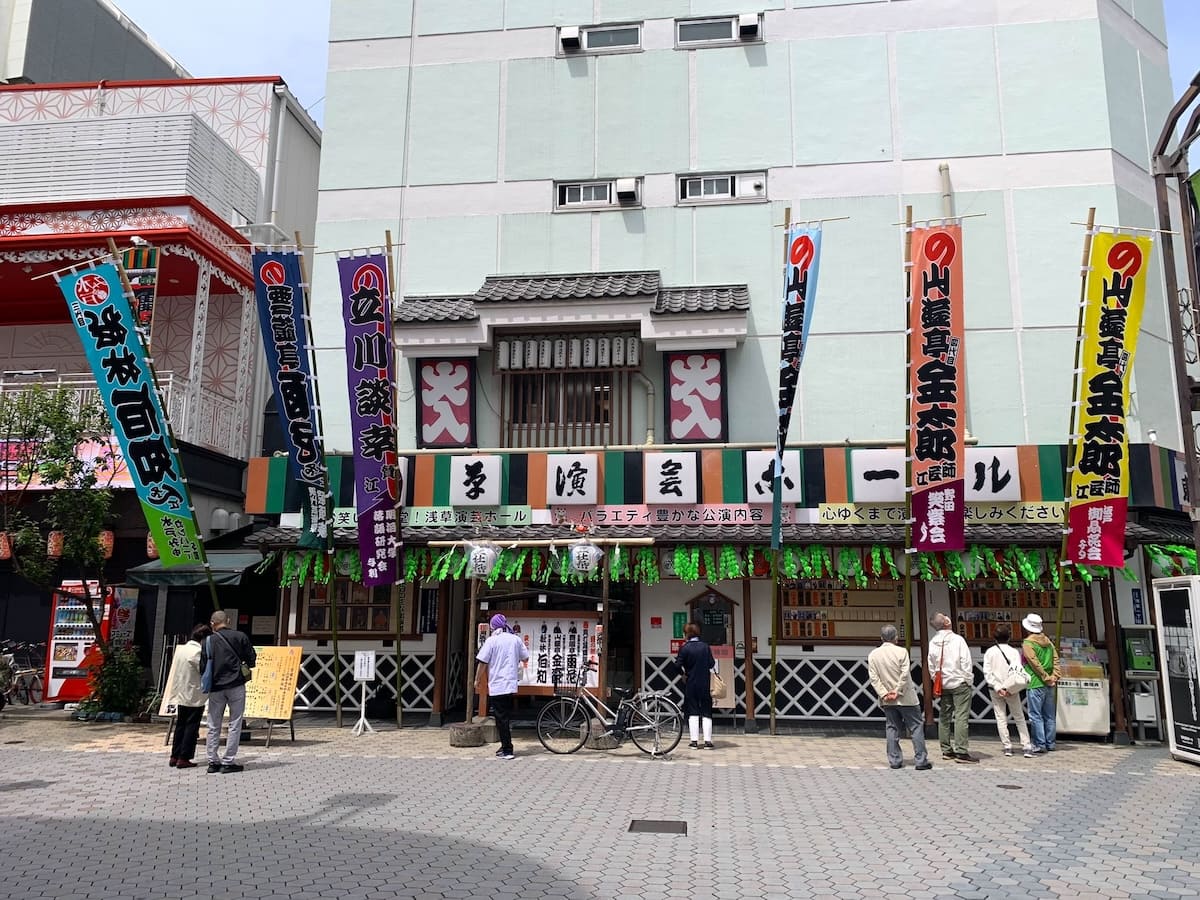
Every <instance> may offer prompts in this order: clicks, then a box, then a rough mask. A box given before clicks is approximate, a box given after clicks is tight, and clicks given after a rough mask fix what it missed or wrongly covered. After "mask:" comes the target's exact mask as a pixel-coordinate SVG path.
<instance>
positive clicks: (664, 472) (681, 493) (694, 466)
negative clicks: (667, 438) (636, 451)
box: [642, 450, 699, 505]
mask: <svg viewBox="0 0 1200 900" xmlns="http://www.w3.org/2000/svg"><path fill="white" fill-rule="evenodd" d="M642 461H643V464H644V465H645V473H644V474H645V477H644V480H643V482H642V496H643V497H644V498H645V500H646V502H647V503H686V504H689V505H690V504H694V503H695V502H696V500H697V493H698V491H697V486H698V483H699V478H698V472H699V465H698V463H697V461H696V454H695V452H694V451H689V450H685V451H682V452H675V453H646V454H644V455H643V456H642Z"/></svg>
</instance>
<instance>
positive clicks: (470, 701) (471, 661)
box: [463, 578, 479, 722]
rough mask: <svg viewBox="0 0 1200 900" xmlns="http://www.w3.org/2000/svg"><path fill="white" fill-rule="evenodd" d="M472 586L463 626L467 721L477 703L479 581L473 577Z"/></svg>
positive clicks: (464, 707) (465, 713) (465, 711)
mask: <svg viewBox="0 0 1200 900" xmlns="http://www.w3.org/2000/svg"><path fill="white" fill-rule="evenodd" d="M469 584H470V588H469V590H468V592H467V614H466V616H465V617H464V623H463V627H464V629H465V630H466V632H467V644H466V652H467V658H466V662H465V664H464V665H463V670H464V672H463V674H464V677H465V678H466V679H467V684H466V693H465V694H463V697H464V698H465V701H466V702H465V704H464V706H463V711H464V712H463V715H464V716H465V717H466V721H468V722H470V721H471V707H472V706H474V705H475V604H476V603H477V602H478V597H479V581H478V579H475V578H472V579H470V581H469Z"/></svg>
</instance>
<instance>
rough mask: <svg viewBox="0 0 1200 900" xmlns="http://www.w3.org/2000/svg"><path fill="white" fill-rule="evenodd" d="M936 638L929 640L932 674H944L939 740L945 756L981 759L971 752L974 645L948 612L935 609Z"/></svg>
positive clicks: (932, 622)
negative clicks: (970, 730) (968, 730)
mask: <svg viewBox="0 0 1200 900" xmlns="http://www.w3.org/2000/svg"><path fill="white" fill-rule="evenodd" d="M929 624H930V625H932V626H933V629H934V631H935V632H936V634H934V636H933V638H932V639H931V640H930V641H929V657H928V663H929V678H930V681H932V682H934V683H936V681H937V675H938V673H939V672H940V673H941V675H942V696H941V701H940V704H939V708H938V740H939V741H940V742H941V745H942V759H953V760H954V761H955V762H960V763H974V762H979V760H978V759H977V758H976V757H974V756H972V755H971V754H970V753H968V752H967V742H968V740H969V735H968V733H967V724H968V721H969V719H970V716H971V696H972V694H973V693H974V689H975V667H974V665H973V664H972V662H971V648H970V647H968V646H967V642H966V641H965V640H963V638H962V635H959V634H955V633H954V628H953V626H954V623H953V622H952V621H950V617H949V616H948V615H946V614H945V613H935V614H934V616H933V618H932V619H930V620H929Z"/></svg>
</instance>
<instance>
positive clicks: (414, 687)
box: [296, 649, 434, 712]
mask: <svg viewBox="0 0 1200 900" xmlns="http://www.w3.org/2000/svg"><path fill="white" fill-rule="evenodd" d="M339 657H340V660H341V672H340V675H341V679H340V680H341V687H342V708H343V709H346V708H349V707H351V706H353V705H354V704H355V703H356V702H357V697H358V693H357V690H356V683H355V681H354V653H353V652H350V653H341V654H339ZM433 665H434V657H433V655H432V654H408V653H405V654H404V655H403V684H402V686H401V690H402V691H403V702H402V711H403V712H432V711H433ZM375 672H376V682H375V685H374V687H375V690H376V691H377V692H378V693H380V694H381V695H383V696H386V697H390V698H394V697H395V696H396V692H395V684H396V654H395V653H394V652H391V653H389V652H388V651H386V650H376V651H375ZM333 685H334V677H333V652H332V650H328V649H326V650H309V651H305V653H304V655H303V656H302V657H301V660H300V678H299V680H298V681H297V684H296V709H301V710H308V711H310V712H332V711H333V710H334V709H335V708H336V703H335V700H334V691H333Z"/></svg>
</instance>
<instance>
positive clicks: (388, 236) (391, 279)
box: [383, 228, 436, 728]
mask: <svg viewBox="0 0 1200 900" xmlns="http://www.w3.org/2000/svg"><path fill="white" fill-rule="evenodd" d="M383 235H384V243H385V245H386V248H387V292H388V303H387V307H388V309H389V310H391V309H392V304H393V303H395V302H396V271H395V267H394V266H393V265H392V253H393V252H394V250H395V247H394V245H393V244H392V229H390V228H388V229H386V230H385V231H384V232H383ZM384 330H385V334H386V335H387V340H388V346H389V347H390V348H391V349H392V365H391V368H390V369H389V371H388V379H389V380H390V381H391V389H392V435H393V439H394V440H395V442H396V470H397V472H396V474H397V477H396V502H395V504H394V506H393V515H395V517H396V536H397V541H398V543H397V546H396V550H395V553H396V567H397V569H396V575H397V578H399V576H400V566H402V565H403V564H404V554H403V552H402V551H403V547H404V544H403V540H404V535H403V533H402V532H401V531H400V508H401V507H402V506H404V489H405V485H404V483H403V482H402V480H401V479H400V477H399V469H400V392H399V389H398V388H399V386H398V385H397V384H396V353H395V344H396V342H395V335H393V333H392V323H391V322H386V323H384ZM414 585H415V587H414V590H415V591H416V598H417V600H418V601H419V599H420V596H421V588H420V583H419V582H414ZM407 591H408V588H407V586H406V587H405V589H404V590H403V591H401V593H400V596H401V601H400V602H401V604H402V605H401V612H402V613H403V612H404V611H406V610H407V609H408V605H407V604H406V603H405V602H404V601H405V600H406V599H407V597H406V594H407ZM402 619H403V615H399V616H397V617H396V619H395V622H396V727H397V728H400V727H402V726H403V719H404V701H403V696H404V667H403V665H402V660H403V659H404V656H403V653H402V650H403V647H402V646H401V644H402V641H401V634H402V633H403V631H404V625H403V622H402ZM435 665H436V661H435Z"/></svg>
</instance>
